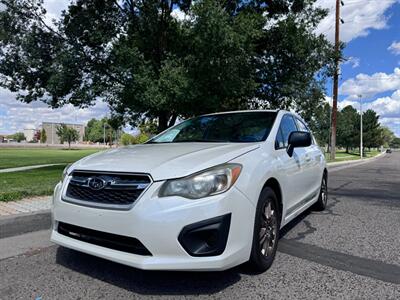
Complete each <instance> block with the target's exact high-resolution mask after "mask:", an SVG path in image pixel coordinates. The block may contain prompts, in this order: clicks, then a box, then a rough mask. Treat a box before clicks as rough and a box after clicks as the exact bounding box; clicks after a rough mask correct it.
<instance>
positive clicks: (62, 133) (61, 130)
mask: <svg viewBox="0 0 400 300" xmlns="http://www.w3.org/2000/svg"><path fill="white" fill-rule="evenodd" d="M56 133H57V135H58V137H59V138H60V141H61V144H64V142H67V143H68V149H70V148H71V143H72V142H75V141H77V140H78V139H79V132H78V131H77V130H76V129H74V128H72V127H68V126H67V125H65V124H61V125H60V126H58V127H57V131H56Z"/></svg>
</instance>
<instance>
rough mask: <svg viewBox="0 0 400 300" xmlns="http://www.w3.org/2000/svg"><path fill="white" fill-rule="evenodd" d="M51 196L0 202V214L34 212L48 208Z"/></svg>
mask: <svg viewBox="0 0 400 300" xmlns="http://www.w3.org/2000/svg"><path fill="white" fill-rule="evenodd" d="M50 204H51V196H41V197H33V198H27V199H23V200H19V201H10V202H0V216H10V215H18V214H24V213H34V212H37V211H43V210H49V209H50Z"/></svg>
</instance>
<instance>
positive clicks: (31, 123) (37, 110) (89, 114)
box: [0, 89, 109, 134]
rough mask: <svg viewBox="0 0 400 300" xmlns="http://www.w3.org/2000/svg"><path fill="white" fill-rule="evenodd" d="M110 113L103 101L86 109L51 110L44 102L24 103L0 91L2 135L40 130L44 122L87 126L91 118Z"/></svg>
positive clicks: (69, 106)
mask: <svg viewBox="0 0 400 300" xmlns="http://www.w3.org/2000/svg"><path fill="white" fill-rule="evenodd" d="M108 112H109V110H108V107H107V104H105V103H104V102H101V101H97V102H96V104H95V105H94V106H92V107H89V108H86V109H79V108H76V107H74V106H72V105H65V106H64V107H62V108H58V109H51V108H50V107H48V106H47V105H46V104H44V103H43V102H32V103H29V104H27V103H22V102H20V101H17V100H16V99H15V94H13V93H11V92H9V91H7V90H5V89H0V133H6V134H8V133H14V132H16V131H21V130H23V129H25V128H38V127H39V126H40V125H41V123H42V122H43V121H52V122H63V123H80V124H85V123H86V122H87V121H88V120H90V119H91V118H96V119H99V118H102V117H104V116H106V114H107V113H108Z"/></svg>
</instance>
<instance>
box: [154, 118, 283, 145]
mask: <svg viewBox="0 0 400 300" xmlns="http://www.w3.org/2000/svg"><path fill="white" fill-rule="evenodd" d="M275 117H276V112H266V111H260V112H241V113H225V114H216V115H208V116H201V117H197V118H193V119H190V120H187V121H184V122H182V123H180V124H178V125H176V126H174V127H172V128H170V129H168V130H167V131H165V132H164V133H162V134H160V135H158V136H156V137H154V138H153V139H151V140H150V141H149V142H148V143H184V142H219V143H226V142H236V143H252V142H260V141H264V140H265V139H266V138H267V137H268V134H269V132H270V131H271V128H272V125H273V124H274V120H275Z"/></svg>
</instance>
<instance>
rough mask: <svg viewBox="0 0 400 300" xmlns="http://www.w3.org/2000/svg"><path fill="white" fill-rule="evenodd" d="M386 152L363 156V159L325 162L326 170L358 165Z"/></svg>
mask: <svg viewBox="0 0 400 300" xmlns="http://www.w3.org/2000/svg"><path fill="white" fill-rule="evenodd" d="M385 154H386V153H385V152H381V153H380V154H378V155H376V156H374V157H370V158H365V159H362V160H361V159H357V160H348V161H339V162H330V163H327V164H326V165H327V166H328V170H331V171H334V170H342V169H345V168H349V167H355V166H358V165H362V164H365V163H368V162H371V161H374V160H376V159H378V158H380V157H382V156H384V155H385Z"/></svg>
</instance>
